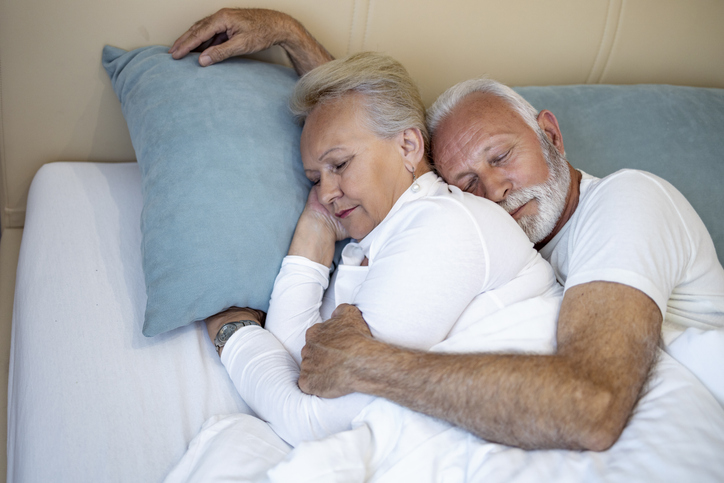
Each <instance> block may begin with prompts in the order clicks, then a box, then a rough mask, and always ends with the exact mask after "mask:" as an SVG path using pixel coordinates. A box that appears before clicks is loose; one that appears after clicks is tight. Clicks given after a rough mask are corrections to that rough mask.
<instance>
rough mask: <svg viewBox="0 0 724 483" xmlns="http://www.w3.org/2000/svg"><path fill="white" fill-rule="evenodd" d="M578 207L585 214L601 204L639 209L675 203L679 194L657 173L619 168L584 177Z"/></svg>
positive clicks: (680, 196) (679, 196)
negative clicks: (614, 170)
mask: <svg viewBox="0 0 724 483" xmlns="http://www.w3.org/2000/svg"><path fill="white" fill-rule="evenodd" d="M583 183H585V185H582V192H581V198H580V201H579V208H580V211H581V213H580V214H581V215H585V214H586V213H588V212H589V211H591V210H595V209H596V208H597V207H600V208H603V207H605V206H611V207H619V208H622V209H623V208H628V209H641V208H644V207H646V206H652V207H655V206H661V203H662V202H663V203H664V204H669V203H676V199H677V198H683V196H682V195H681V193H679V191H678V190H677V189H676V188H675V187H674V186H673V185H671V183H669V182H668V181H666V180H665V179H663V178H660V177H659V176H657V175H655V174H653V173H649V172H648V171H641V170H636V169H622V170H619V171H616V172H615V173H612V174H609V175H608V176H605V177H603V178H589V179H588V180H587V179H585V178H584V181H583Z"/></svg>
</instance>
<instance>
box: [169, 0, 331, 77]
mask: <svg viewBox="0 0 724 483" xmlns="http://www.w3.org/2000/svg"><path fill="white" fill-rule="evenodd" d="M272 45H280V46H281V47H282V48H284V50H285V51H286V52H287V54H288V55H289V59H290V60H291V62H292V65H294V68H295V70H296V71H297V73H298V74H300V75H303V74H305V73H307V72H308V71H310V70H312V69H313V68H315V67H317V66H319V65H321V64H323V63H325V62H328V61H330V60H332V56H331V55H330V54H329V52H327V51H326V49H325V48H324V47H322V45H320V44H319V43H318V42H317V41H316V40H315V39H314V37H312V36H311V35H310V34H309V32H307V31H306V29H305V28H304V27H303V26H302V24H300V23H299V22H298V21H296V20H295V19H293V18H292V17H290V16H289V15H287V14H284V13H282V12H277V11H274V10H267V9H261V8H248V9H241V8H235V9H230V8H224V9H221V10H219V11H218V12H216V13H215V14H213V15H211V16H209V17H206V18H204V19H202V20H199V21H198V22H196V23H195V24H193V25H192V26H191V28H190V29H188V30H187V31H186V33H184V34H183V35H182V36H181V37H179V38H178V39H177V40H176V42H174V44H173V46H171V49H170V50H169V53H170V54H171V55H172V56H173V58H174V59H181V58H183V57H185V56H186V55H187V54H188V53H189V52H191V51H192V50H195V49H198V48H199V47H202V48H203V52H202V53H201V55H200V56H199V64H201V65H202V66H204V67H206V66H208V65H211V64H216V63H218V62H221V61H223V60H225V59H228V58H229V57H233V56H237V55H244V54H252V53H255V52H259V51H260V50H264V49H268V48H269V47H271V46H272Z"/></svg>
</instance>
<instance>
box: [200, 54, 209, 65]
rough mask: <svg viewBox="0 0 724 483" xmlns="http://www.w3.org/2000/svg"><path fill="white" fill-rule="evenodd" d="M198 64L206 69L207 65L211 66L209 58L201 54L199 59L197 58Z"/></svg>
mask: <svg viewBox="0 0 724 483" xmlns="http://www.w3.org/2000/svg"><path fill="white" fill-rule="evenodd" d="M199 63H200V64H201V65H202V66H204V67H206V66H207V65H209V64H211V57H209V56H208V54H203V55H202V56H201V57H199Z"/></svg>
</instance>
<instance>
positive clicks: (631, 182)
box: [565, 171, 692, 315]
mask: <svg viewBox="0 0 724 483" xmlns="http://www.w3.org/2000/svg"><path fill="white" fill-rule="evenodd" d="M592 190H593V191H592V192H591V193H590V194H588V195H587V196H590V197H591V198H590V199H588V200H586V202H585V205H584V206H581V207H580V208H581V210H582V211H581V213H579V214H578V215H577V216H579V220H580V221H579V222H578V223H577V225H576V227H575V228H574V230H573V232H572V233H571V235H570V236H571V241H570V242H569V246H568V250H569V266H568V278H567V280H566V284H565V289H566V290H567V289H569V288H571V287H573V286H576V285H580V284H583V283H588V282H593V281H606V282H616V283H621V284H624V285H629V286H631V287H633V288H635V289H638V290H640V291H642V292H643V293H645V294H646V295H648V296H649V297H650V298H651V299H652V300H653V301H654V302H655V303H656V304H657V305H658V307H659V309H660V310H661V313H662V315H664V314H665V313H666V304H667V301H668V298H669V294H670V293H671V292H672V290H673V289H674V287H675V286H676V284H677V282H678V280H680V279H681V277H682V276H683V272H684V271H685V270H686V267H687V265H688V264H689V260H690V259H691V247H692V239H691V235H690V231H689V230H688V228H687V222H686V216H685V213H682V210H681V209H680V208H679V206H677V202H676V201H675V199H674V198H676V197H681V195H680V194H679V193H678V192H677V191H676V190H675V189H674V188H673V187H671V186H670V185H669V184H668V183H666V182H665V181H663V180H661V179H659V178H656V177H654V176H651V175H648V174H646V173H642V172H638V171H625V172H620V173H617V174H615V175H612V176H610V177H609V178H606V179H604V180H602V182H601V183H600V184H598V185H597V186H595V187H593V188H592ZM682 198H683V197H682ZM677 201H678V200H677Z"/></svg>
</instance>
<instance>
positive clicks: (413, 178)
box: [410, 172, 420, 193]
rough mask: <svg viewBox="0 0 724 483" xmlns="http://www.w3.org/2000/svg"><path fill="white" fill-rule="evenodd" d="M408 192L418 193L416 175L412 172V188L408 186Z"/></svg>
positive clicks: (418, 186) (418, 187)
mask: <svg viewBox="0 0 724 483" xmlns="http://www.w3.org/2000/svg"><path fill="white" fill-rule="evenodd" d="M410 190H411V191H412V192H413V193H417V192H418V191H420V185H419V184H417V174H415V173H414V172H413V173H412V186H410Z"/></svg>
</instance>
